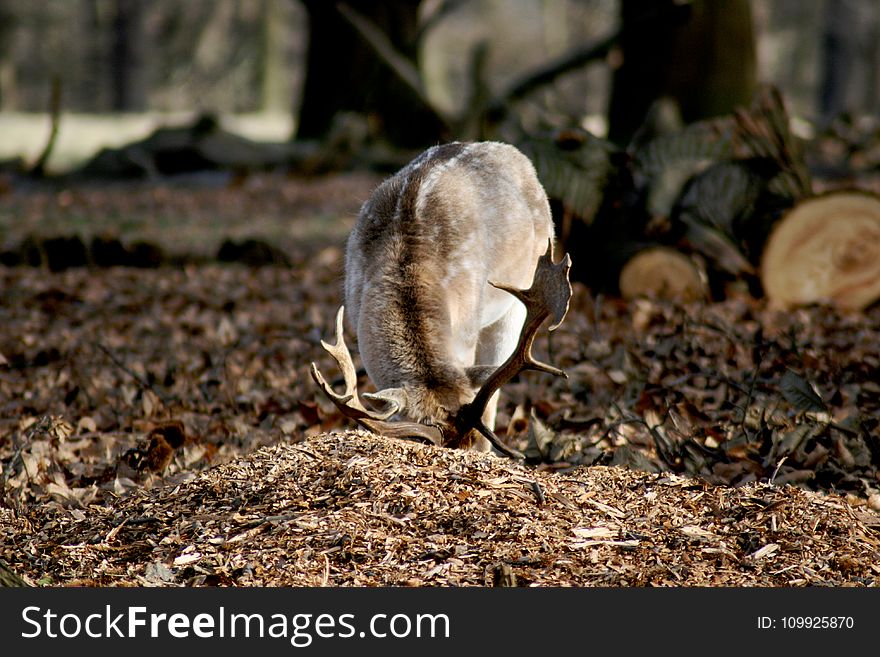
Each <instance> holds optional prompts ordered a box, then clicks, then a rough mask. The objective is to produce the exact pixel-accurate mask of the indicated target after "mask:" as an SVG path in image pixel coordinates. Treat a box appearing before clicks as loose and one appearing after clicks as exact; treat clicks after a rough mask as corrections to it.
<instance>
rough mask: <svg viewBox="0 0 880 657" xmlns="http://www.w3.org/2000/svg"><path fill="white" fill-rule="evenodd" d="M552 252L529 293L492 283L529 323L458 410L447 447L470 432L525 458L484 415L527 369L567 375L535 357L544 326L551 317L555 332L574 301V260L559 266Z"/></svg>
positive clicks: (540, 264) (542, 259)
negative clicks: (499, 393)
mask: <svg viewBox="0 0 880 657" xmlns="http://www.w3.org/2000/svg"><path fill="white" fill-rule="evenodd" d="M552 253H553V246H552V244H548V246H547V251H546V252H545V253H544V255H542V256H541V257H540V258H538V265H537V267H536V268H535V275H534V278H533V279H532V285H531V287H530V288H529V289H527V290H520V289H517V288H514V287H510V286H508V285H502V284H499V283H491V284H492V285H493V286H494V287H497V288H498V289H499V290H504V291H505V292H509V293H510V294H512V295H513V296H515V297H516V298H517V299H519V300H520V301H522V302H523V304H525V307H526V320H525V323H524V324H523V328H522V331H521V332H520V335H519V342H518V343H517V346H516V349H515V350H514V352H513V353H512V354H511V355H510V357H509V358H508V359H507V360H506V361H505V362H504V363H503V364H502V365H501V366H499V367H498V369H497V370H495V371H494V372H493V373H492V374H490V375H489V378H488V379H487V380H486V382H485V383H484V384H483V385H482V387H481V388H480V389H479V391H478V392H477V395H476V397H474V399H473V401H472V402H470V403H469V404H465V405H464V406H462V407H461V408H460V409H459V411H458V413H457V414H456V416H455V421H454V426H455V431H454V435H449V436H445V440H444V444H446V445H457V444H458V443H459V442H461V441H462V440H463V439H464V438H465V436H467V434H468V433H469V432H470V431H471V430H475V431H478V432H479V433H481V434H482V435H483V436H485V438H486V439H487V440H488V441H489V442H490V443H492V445H494V446H495V448H496V449H497V450H498V451H500V452H501V453H503V454H506V455H507V456H510V457H512V458H523V456H522V454H520V453H519V452H517V451H516V450H513V449H511V448H510V447H507V446H506V445H504V444H503V443H502V442H501V441H500V440H499V439H498V437H497V436H496V435H495V432H493V431H492V430H491V429H490V428H489V427H487V426H486V424H485V423H484V422H483V418H482V416H483V412H484V411H485V410H486V406H487V405H488V404H489V400H490V399H491V398H492V395H493V394H495V392H496V391H497V390H498V389H500V388H501V386H503V385H504V384H505V383H507V382H508V381H510V380H511V379H512V378H513V377H515V376H516V375H517V374H519V373H520V372H522V371H524V370H537V371H539V372H548V373H550V374H555V375H556V376H564V377H567V376H568V375H567V374H566V373H565V372H563V371H562V370H560V369H558V368H556V367H553V366H552V365H547V364H546V363H542V362H540V361H538V360H536V359H535V358H534V356H532V344H533V343H534V341H535V336H536V335H537V334H538V329H539V328H540V327H541V324H543V323H544V320H545V319H547V318H548V317H549V318H550V319H551V324H550V326H549V327H548V330H550V331H552V330H554V329H556V328H557V327H558V326H559V325H560V324H561V323H562V320H564V319H565V315H566V313H567V312H568V303H569V300H570V299H571V283H570V282H569V280H568V272H569V270H570V269H571V258H570V257H569V255H568V254H566V255H565V257H564V258H563V259H562V260H561V261H560V262H559V263H556V264H554V263H553V256H552Z"/></svg>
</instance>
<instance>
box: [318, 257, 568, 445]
mask: <svg viewBox="0 0 880 657" xmlns="http://www.w3.org/2000/svg"><path fill="white" fill-rule="evenodd" d="M551 253H552V247H548V249H547V252H546V253H545V254H544V255H542V256H541V257H540V258H539V259H538V264H537V267H536V268H535V274H534V278H533V279H532V285H531V287H529V288H528V289H527V290H520V289H517V288H513V287H510V286H507V285H503V284H499V283H491V285H493V286H494V287H497V288H498V289H500V290H504V291H506V292H509V293H510V294H512V295H513V296H515V297H516V298H517V299H519V300H520V301H522V303H523V304H524V305H525V306H526V320H525V322H524V324H523V328H522V331H521V332H520V336H519V342H518V343H517V346H516V349H515V350H514V352H513V353H512V354H511V355H510V357H509V358H508V359H507V360H506V361H505V362H504V363H503V364H502V365H500V366H499V367H498V368H497V369H496V370H494V371H493V372H491V373H490V374H489V375H488V377H487V378H486V381H485V383H483V385H482V386H481V387H480V389H479V390H478V391H477V394H476V396H475V397H474V399H473V401H471V402H470V403H468V404H465V405H463V406H462V407H461V408H459V409H458V412H456V413H455V414H454V415H453V416H452V417H451V418H450V419H449V422H448V424H447V425H446V426H444V427H442V428H441V427H437V426H432V425H426V424H420V423H418V422H406V421H390V422H389V421H388V418H389V417H390V416H391V415H393V414H394V413H395V412H396V410H397V409H396V408H395V407H393V406H392V408H391V410H390V411H387V412H385V413H379V412H376V411H371V410H368V409H367V408H365V407H364V405H363V404H362V403H361V401H360V399H359V398H358V394H357V374H356V371H355V367H354V364H353V362H352V359H351V354H350V353H349V351H348V347H347V346H346V344H345V339H344V338H343V335H342V316H343V312H344V311H343V308H340V309H339V312H338V313H337V315H336V344H334V345H330V344H327V343H326V342H324V341H323V340H322V341H321V345H322V346H323V347H324V349H325V350H326V351H327V352H328V353H329V354H330V355H331V356H333V358H334V359H335V360H336V362H337V363H338V364H339V367H340V369H341V370H342V374H343V378H344V380H345V392H344V393H343V394H341V395H339V394H337V393H335V392H334V391H333V389H332V388H331V387H330V385H329V384H328V383H327V382H326V381H325V379H324V377H323V376H322V375H321V372H320V371H319V370H318V368H317V366H316V365H315V364H314V363H312V378H313V379H314V380H315V382H316V383H317V384H318V386H320V388H321V389H322V390H323V391H324V393H325V394H326V395H327V396H328V397H329V398H330V400H331V401H332V402H333V403H334V404H335V405H336V406H337V407H338V408H339V410H341V411H342V413H343V415H345V416H346V417H348V418H350V419H352V420H354V421H355V422H357V423H358V424H360V425H361V426H363V427H365V428H366V429H369V430H370V431H373V432H374V433H379V434H382V435H385V436H390V437H394V438H418V439H420V440H424V441H427V442H430V443H433V444H434V445H445V446H449V447H458V446H459V445H461V444H463V443H465V442H468V441H467V437H468V434H470V433H471V432H473V431H476V432H478V433H480V434H482V435H483V436H484V437H485V438H486V439H487V440H488V441H489V442H490V443H491V444H492V445H493V446H494V447H495V448H496V449H497V450H498V451H499V452H501V453H502V454H505V455H506V456H509V457H511V458H520V459H521V458H523V455H522V454H520V453H519V452H518V451H516V450H514V449H512V448H510V447H508V446H507V445H504V444H503V443H502V442H501V441H500V440H499V439H498V437H497V436H496V435H495V433H494V432H493V431H492V430H491V429H490V428H489V427H487V426H486V424H485V423H484V422H483V418H482V416H483V413H484V411H485V410H486V407H487V405H488V404H489V401H490V399H491V398H492V395H494V394H495V392H496V391H497V390H499V389H500V388H501V387H502V386H503V385H504V384H505V383H507V382H508V381H510V380H511V379H512V378H513V377H515V376H516V375H517V374H519V373H520V372H522V371H525V370H536V371H539V372H548V373H550V374H554V375H556V376H566V374H565V372H563V371H562V370H560V369H558V368H555V367H553V366H551V365H547V364H546V363H542V362H540V361H538V360H536V359H535V358H534V357H533V356H532V344H533V343H534V341H535V336H536V335H537V333H538V329H539V328H540V327H541V325H542V324H543V323H544V320H545V319H547V318H548V317H549V318H550V319H551V324H550V326H549V327H548V330H550V331H552V330H554V329H555V328H556V327H558V326H559V325H560V324H561V323H562V321H563V320H564V319H565V315H566V313H567V312H568V304H569V300H570V299H571V283H570V282H569V280H568V272H569V270H570V269H571V258H570V257H569V256H568V255H567V254H566V256H565V257H564V258H563V259H562V261H560V262H559V263H555V264H554V263H553V259H552V256H551Z"/></svg>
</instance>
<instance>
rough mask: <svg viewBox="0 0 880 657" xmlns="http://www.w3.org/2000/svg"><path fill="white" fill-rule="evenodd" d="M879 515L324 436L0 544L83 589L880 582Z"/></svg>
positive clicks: (792, 494)
mask: <svg viewBox="0 0 880 657" xmlns="http://www.w3.org/2000/svg"><path fill="white" fill-rule="evenodd" d="M878 530H880V518H878V517H877V516H874V515H871V514H870V513H869V512H867V511H866V510H864V507H863V508H862V509H857V508H855V507H853V506H851V505H850V504H849V503H848V502H847V501H846V500H845V498H843V497H840V496H837V495H833V494H821V493H814V492H810V491H805V490H801V489H798V488H794V487H791V486H774V485H770V484H767V483H752V484H748V485H745V486H741V487H737V488H732V487H724V486H713V485H710V484H707V483H701V482H700V481H697V480H694V479H687V478H682V477H679V476H676V475H674V474H668V473H664V474H651V473H646V472H638V471H631V470H628V469H624V468H618V467H604V466H594V467H578V468H573V469H571V470H567V471H562V470H558V471H555V472H549V471H544V470H539V469H534V468H529V467H527V466H523V465H520V464H518V463H515V462H513V461H510V460H507V459H503V458H499V457H495V456H491V455H481V454H474V453H469V452H462V451H457V450H450V449H442V448H435V447H430V446H425V445H420V444H416V443H410V442H405V441H399V440H392V439H386V438H382V437H379V436H375V435H372V434H369V433H366V432H360V431H347V432H345V433H333V434H322V435H320V436H315V437H312V438H309V439H306V440H304V441H302V442H299V443H295V444H281V445H276V446H273V447H266V448H262V449H260V450H258V451H256V452H254V453H253V454H251V455H250V456H249V457H247V458H242V459H239V460H235V461H232V462H230V463H227V464H225V465H221V466H218V467H216V468H213V469H209V470H206V471H204V472H202V473H200V474H197V475H190V477H189V478H188V479H185V480H184V481H181V482H180V483H178V484H177V485H176V486H164V487H156V488H153V489H146V488H134V489H131V490H130V491H129V492H128V493H126V494H125V495H123V496H121V497H120V498H119V499H117V500H116V501H114V502H110V503H107V504H105V505H102V506H99V505H93V506H88V507H86V508H81V509H78V508H73V507H70V506H63V505H61V504H59V503H51V502H50V503H47V504H42V505H34V506H32V507H30V508H29V509H27V510H26V511H25V512H23V513H20V514H16V513H14V512H13V511H11V510H10V509H2V510H0V558H3V559H5V560H6V561H8V562H9V564H10V566H11V567H12V568H13V569H14V570H16V571H17V572H18V573H19V574H21V575H23V576H25V577H27V578H29V579H30V580H31V581H32V582H35V583H36V582H42V583H50V582H51V583H52V584H55V585H84V586H131V585H136V586H181V585H189V586H212V585H221V586H225V585H238V586H325V585H326V586H491V585H518V586H655V585H656V586H811V585H829V586H874V585H877V584H878V583H880V540H878V538H880V537H878V534H877V531H878Z"/></svg>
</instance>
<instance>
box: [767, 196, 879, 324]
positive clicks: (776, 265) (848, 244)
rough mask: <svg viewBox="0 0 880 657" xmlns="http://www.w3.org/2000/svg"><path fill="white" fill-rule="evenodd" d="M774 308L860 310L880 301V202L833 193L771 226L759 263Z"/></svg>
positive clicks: (795, 209)
mask: <svg viewBox="0 0 880 657" xmlns="http://www.w3.org/2000/svg"><path fill="white" fill-rule="evenodd" d="M761 282H762V284H763V286H764V292H765V294H766V295H767V297H768V299H769V300H770V302H771V303H772V304H773V305H776V306H778V307H791V306H797V305H803V304H810V303H830V304H833V305H836V306H838V307H840V308H843V309H850V310H859V309H862V308H865V307H866V306H868V305H870V304H872V303H873V302H875V301H876V300H877V299H878V298H880V197H878V196H876V195H874V194H871V193H869V192H864V191H857V190H846V191H834V192H829V193H827V194H823V195H821V196H815V197H812V198H808V199H805V200H803V201H801V202H800V203H798V204H797V205H795V206H794V207H793V208H792V209H791V210H789V211H788V212H787V213H786V214H785V215H783V216H782V218H781V219H780V220H779V221H778V222H777V224H776V226H774V228H773V231H772V232H771V234H770V237H769V239H768V240H767V246H766V248H765V250H764V254H763V257H762V260H761Z"/></svg>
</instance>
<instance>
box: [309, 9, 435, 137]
mask: <svg viewBox="0 0 880 657" xmlns="http://www.w3.org/2000/svg"><path fill="white" fill-rule="evenodd" d="M303 4H304V5H305V7H306V9H307V11H308V14H309V24H310V27H309V47H308V55H307V59H308V61H307V69H306V76H305V83H304V88H303V100H302V105H301V108H300V110H299V121H298V128H297V134H296V136H297V138H299V139H322V138H323V137H325V136H326V135H327V133H328V132H329V130H330V128H331V126H332V125H333V120H334V117H335V116H336V115H337V114H339V113H340V112H357V113H360V114H364V115H366V116H367V117H368V119H369V120H370V124H371V128H372V129H373V130H374V131H375V132H376V133H377V134H378V135H380V136H381V137H382V138H383V139H385V140H386V141H388V142H389V143H390V144H392V145H394V146H399V147H404V148H416V147H423V146H427V145H430V144H433V143H436V142H437V141H440V140H442V139H443V137H444V126H443V123H442V122H441V121H440V120H439V119H438V118H437V115H436V113H435V112H434V111H433V110H432V109H431V108H429V107H427V106H426V105H425V103H424V102H423V101H422V100H421V99H420V98H419V97H418V96H417V94H416V93H415V92H413V91H412V90H411V89H410V88H409V87H407V86H406V85H405V84H404V83H403V82H402V81H401V80H400V79H399V78H398V77H397V75H395V73H394V72H393V71H391V70H390V69H389V68H388V67H387V65H386V64H385V63H384V62H382V61H381V60H380V59H379V58H378V57H377V55H376V54H375V52H374V51H373V50H372V48H371V47H370V46H369V45H368V44H367V43H366V42H365V41H364V40H363V39H362V38H361V37H360V36H359V35H358V33H357V32H356V31H355V30H354V29H353V28H352V27H351V26H350V25H349V23H348V22H347V21H346V20H345V19H344V18H343V17H342V15H341V14H340V13H339V11H338V10H337V9H336V3H335V2H328V1H327V0H304V2H303ZM348 4H349V5H350V6H351V7H352V8H353V9H355V10H356V11H358V12H359V13H361V14H363V15H364V16H367V17H368V18H369V19H370V20H371V21H372V22H373V23H374V24H375V25H376V26H378V27H379V28H380V29H381V30H382V31H383V32H384V33H385V34H386V35H387V36H388V38H389V39H390V41H391V42H392V43H393V44H394V45H395V47H396V48H397V49H398V50H399V51H400V52H401V53H402V54H403V55H405V56H407V57H408V58H409V59H410V60H411V61H415V60H416V59H417V45H418V44H417V43H416V36H417V34H418V7H419V2H418V0H381V1H373V0H350V1H349V2H348Z"/></svg>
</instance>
